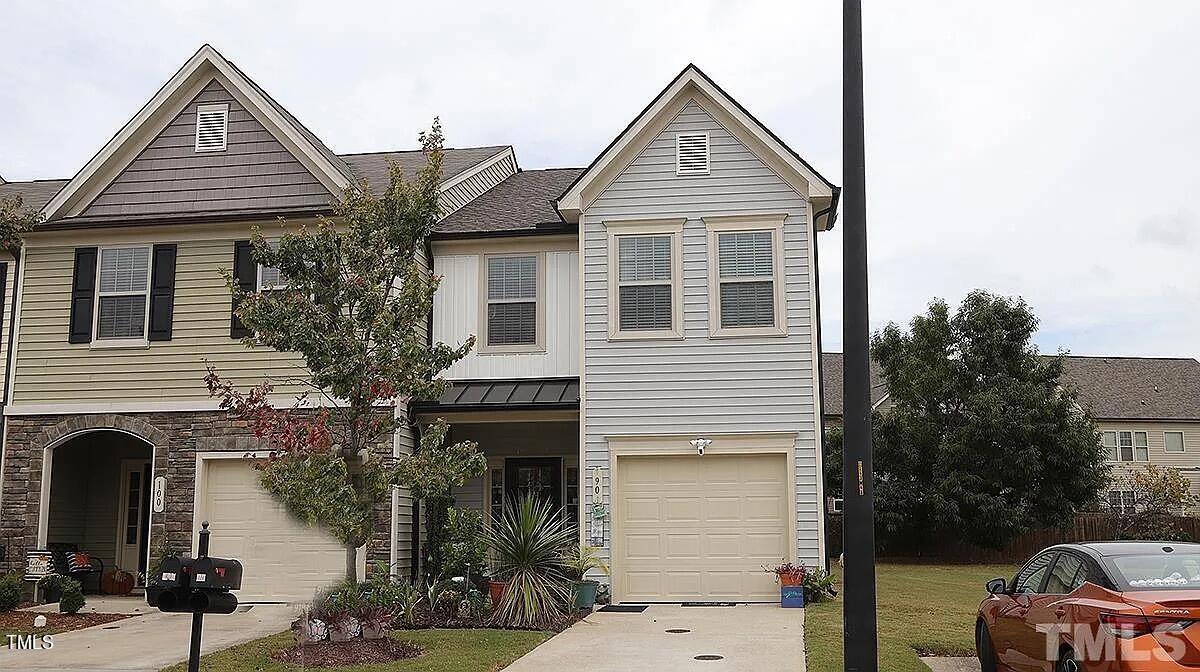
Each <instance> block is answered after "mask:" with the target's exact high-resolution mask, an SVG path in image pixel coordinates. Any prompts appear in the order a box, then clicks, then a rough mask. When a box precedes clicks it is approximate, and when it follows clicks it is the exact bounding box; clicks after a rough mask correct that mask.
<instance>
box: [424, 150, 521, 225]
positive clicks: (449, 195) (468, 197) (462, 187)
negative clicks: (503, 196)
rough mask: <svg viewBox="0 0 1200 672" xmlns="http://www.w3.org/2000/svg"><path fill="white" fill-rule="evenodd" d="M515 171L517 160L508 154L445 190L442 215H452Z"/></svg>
mask: <svg viewBox="0 0 1200 672" xmlns="http://www.w3.org/2000/svg"><path fill="white" fill-rule="evenodd" d="M515 172H517V164H516V161H514V160H513V158H512V156H508V157H505V158H503V159H500V160H499V161H497V162H495V163H493V164H492V165H490V166H488V167H487V168H484V169H483V170H481V171H479V172H478V173H476V174H474V175H472V176H471V177H469V178H467V179H465V180H463V181H462V182H459V183H458V184H456V185H454V186H453V187H450V188H449V189H447V190H445V191H443V192H442V196H441V202H440V205H441V210H442V213H441V214H442V216H443V217H448V216H450V214H451V213H453V212H454V211H456V210H458V209H459V208H461V207H463V206H464V205H466V204H467V203H470V202H471V201H473V200H475V199H476V198H478V197H479V196H480V195H481V194H483V193H484V192H485V191H487V190H488V189H491V188H492V187H494V186H496V185H497V184H500V183H501V182H503V181H504V180H505V179H506V178H507V177H508V176H509V175H512V174H513V173H515Z"/></svg>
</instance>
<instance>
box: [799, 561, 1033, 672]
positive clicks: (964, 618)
mask: <svg viewBox="0 0 1200 672" xmlns="http://www.w3.org/2000/svg"><path fill="white" fill-rule="evenodd" d="M1015 572H1016V567H1011V566H1008V565H892V564H881V565H878V566H877V567H876V568H875V576H876V601H877V604H878V608H877V610H876V618H877V619H878V623H879V663H880V669H883V670H888V672H929V669H928V668H927V667H925V665H924V664H923V663H922V662H921V661H919V660H917V656H918V655H936V656H973V655H975V613H976V609H977V608H978V607H979V603H980V601H982V600H983V597H984V595H985V591H984V589H983V584H984V582H985V581H987V580H988V579H991V578H994V577H997V576H1004V577H1011V576H1012V575H1013V574H1014V573H1015ZM804 641H805V646H806V648H807V650H808V670H809V672H841V670H842V600H841V597H840V596H839V598H838V599H837V600H835V601H833V602H825V603H821V604H815V605H812V606H810V607H808V609H807V610H806V613H805V619H804Z"/></svg>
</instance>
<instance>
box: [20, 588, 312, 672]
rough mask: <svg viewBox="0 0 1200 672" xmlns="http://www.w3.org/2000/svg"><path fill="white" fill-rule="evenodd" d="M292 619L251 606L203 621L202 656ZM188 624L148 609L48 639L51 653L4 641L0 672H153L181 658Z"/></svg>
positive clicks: (187, 619)
mask: <svg viewBox="0 0 1200 672" xmlns="http://www.w3.org/2000/svg"><path fill="white" fill-rule="evenodd" d="M89 602H90V599H89ZM97 606H100V605H97ZM143 606H144V603H143ZM294 619H295V614H294V610H293V609H292V608H291V607H288V606H285V605H273V604H272V605H254V606H252V607H250V608H249V609H245V610H244V611H239V612H237V613H233V614H230V615H228V616H218V615H209V616H205V617H204V640H203V641H204V645H203V647H202V651H203V652H204V653H208V652H210V651H219V650H221V649H225V648H228V647H230V646H234V645H235V644H241V643H242V642H247V641H250V640H252V639H258V638H260V637H266V636H267V635H273V634H275V633H277V632H280V631H283V630H287V629H288V625H290V624H291V622H292V621H293V620H294ZM191 623H192V617H191V615H190V614H163V613H160V612H158V611H157V610H150V611H147V612H146V613H144V614H143V615H141V616H134V617H132V618H127V619H125V620H122V621H117V622H115V623H108V624H105V625H99V626H95V627H92V628H87V629H85V630H76V631H74V632H64V633H61V634H58V635H54V648H52V649H48V650H36V649H35V650H9V648H8V642H0V670H61V671H63V672H158V670H160V669H162V668H163V667H166V666H167V665H171V664H173V663H177V662H179V661H181V660H186V659H187V655H188V645H189V640H190V637H191Z"/></svg>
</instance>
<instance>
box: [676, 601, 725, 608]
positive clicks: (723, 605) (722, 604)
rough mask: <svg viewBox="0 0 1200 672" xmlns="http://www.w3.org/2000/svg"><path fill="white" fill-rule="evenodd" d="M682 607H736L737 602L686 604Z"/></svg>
mask: <svg viewBox="0 0 1200 672" xmlns="http://www.w3.org/2000/svg"><path fill="white" fill-rule="evenodd" d="M679 606H681V607H736V606H737V602H684V603H683V604H681V605H679Z"/></svg>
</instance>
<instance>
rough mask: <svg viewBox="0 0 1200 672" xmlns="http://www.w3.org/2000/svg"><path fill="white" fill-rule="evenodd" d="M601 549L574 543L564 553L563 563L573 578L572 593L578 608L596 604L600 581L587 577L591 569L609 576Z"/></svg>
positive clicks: (588, 607) (590, 606)
mask: <svg viewBox="0 0 1200 672" xmlns="http://www.w3.org/2000/svg"><path fill="white" fill-rule="evenodd" d="M598 553H599V551H598V549H597V548H595V547H594V546H588V545H587V544H579V545H578V546H576V545H574V544H572V545H571V546H570V547H569V548H568V549H567V552H566V553H565V554H564V555H563V565H564V566H566V568H567V576H568V577H569V578H570V579H571V594H572V595H573V596H574V604H575V608H576V609H591V608H592V607H594V606H596V591H597V590H598V589H599V588H600V582H599V581H595V580H593V579H589V578H587V573H588V572H590V571H591V570H593V569H595V570H599V571H600V572H602V573H603V574H604V575H605V576H608V565H606V564H604V561H603V560H601V559H600V556H599V554H598Z"/></svg>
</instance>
